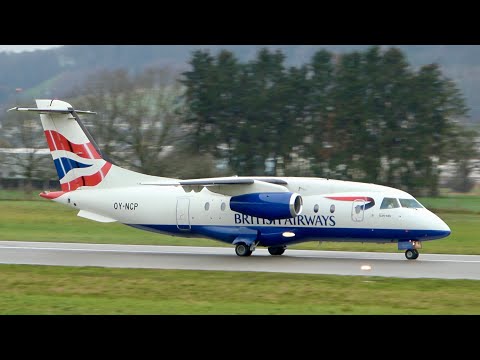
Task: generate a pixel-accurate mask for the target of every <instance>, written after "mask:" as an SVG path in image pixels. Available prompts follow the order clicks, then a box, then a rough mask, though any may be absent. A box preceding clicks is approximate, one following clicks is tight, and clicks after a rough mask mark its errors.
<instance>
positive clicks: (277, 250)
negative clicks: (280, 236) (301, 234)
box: [268, 246, 287, 255]
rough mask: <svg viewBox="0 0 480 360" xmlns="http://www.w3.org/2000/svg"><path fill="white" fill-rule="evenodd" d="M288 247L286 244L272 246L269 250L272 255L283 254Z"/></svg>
mask: <svg viewBox="0 0 480 360" xmlns="http://www.w3.org/2000/svg"><path fill="white" fill-rule="evenodd" d="M286 248H287V247H286V246H270V247H269V248H268V252H269V253H270V255H282V254H283V253H284V252H285V249H286Z"/></svg>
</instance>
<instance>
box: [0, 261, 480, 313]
mask: <svg viewBox="0 0 480 360" xmlns="http://www.w3.org/2000/svg"><path fill="white" fill-rule="evenodd" d="M0 314H165V315H170V314H192V315H196V314H228V315H230V314H232V315H233V314H267V315H268V314H297V315H307V314H328V315H330V314H397V315H402V314H403V315H404V314H480V286H478V281H473V280H431V279H430V280H429V279H408V280H405V279H394V278H380V277H363V276H331V275H308V274H275V273H255V274H254V275H251V274H248V275H246V274H245V273H236V272H222V271H185V270H150V269H108V268H95V267H89V268H75V267H60V266H59V267H56V266H31V265H0Z"/></svg>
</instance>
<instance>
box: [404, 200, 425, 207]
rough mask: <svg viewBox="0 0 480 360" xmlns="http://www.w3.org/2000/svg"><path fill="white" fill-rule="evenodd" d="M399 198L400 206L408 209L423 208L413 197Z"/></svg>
mask: <svg viewBox="0 0 480 360" xmlns="http://www.w3.org/2000/svg"><path fill="white" fill-rule="evenodd" d="M399 200H400V204H402V207H404V208H409V209H419V208H423V206H422V205H420V203H419V202H418V201H417V200H415V199H399Z"/></svg>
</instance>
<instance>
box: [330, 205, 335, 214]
mask: <svg viewBox="0 0 480 360" xmlns="http://www.w3.org/2000/svg"><path fill="white" fill-rule="evenodd" d="M330 212H331V213H332V214H333V213H334V212H335V205H333V204H332V205H330Z"/></svg>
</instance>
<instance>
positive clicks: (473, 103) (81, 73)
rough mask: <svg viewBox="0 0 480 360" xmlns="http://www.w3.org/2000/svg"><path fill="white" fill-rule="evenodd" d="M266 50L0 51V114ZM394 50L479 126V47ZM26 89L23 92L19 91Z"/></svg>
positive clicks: (288, 50) (293, 53)
mask: <svg viewBox="0 0 480 360" xmlns="http://www.w3.org/2000/svg"><path fill="white" fill-rule="evenodd" d="M264 46H265V45H65V46H62V47H59V48H54V49H49V50H37V51H32V52H22V53H6V52H0V110H3V109H5V108H7V107H8V106H10V105H11V104H13V103H15V101H20V100H24V99H25V100H28V101H29V103H30V102H32V101H31V100H32V98H33V97H50V96H54V97H61V96H62V95H63V94H65V93H66V92H67V91H68V90H69V89H70V88H71V86H72V85H74V84H75V85H78V84H79V83H81V80H82V79H83V78H84V77H85V76H86V74H88V73H90V72H93V71H95V70H98V69H101V68H109V69H113V68H119V67H124V68H128V69H130V70H131V71H137V70H140V69H142V68H144V67H147V66H169V67H171V68H172V69H176V70H184V69H186V68H187V66H188V65H187V62H188V60H189V57H190V54H191V52H192V51H194V50H196V49H210V50H211V52H212V53H217V52H218V51H219V50H221V49H227V50H230V51H233V52H234V53H235V54H236V55H237V56H238V57H239V59H240V60H242V61H246V60H249V59H252V58H253V57H254V56H255V54H256V52H257V51H258V49H260V48H261V47H264ZM368 46H369V45H281V46H275V45H268V47H269V48H275V49H281V50H282V51H283V52H284V54H285V55H286V56H287V64H288V65H299V64H302V63H305V62H306V61H309V60H310V58H311V56H312V55H313V54H314V53H315V52H316V51H318V50H319V49H321V48H325V49H327V50H329V51H332V52H335V53H343V52H349V51H353V50H362V49H365V48H366V47H368ZM383 46H384V47H391V46H395V47H398V48H400V49H401V50H402V51H404V52H405V54H406V55H407V57H408V59H409V62H410V64H412V66H414V67H417V66H421V65H424V64H429V63H433V62H436V63H438V64H440V65H441V66H442V69H443V71H444V74H445V75H446V76H447V77H449V78H451V79H452V80H454V81H455V82H456V83H457V84H458V87H459V88H460V89H461V91H462V92H463V94H464V96H465V98H466V101H467V105H468V107H469V108H470V110H471V111H470V116H469V118H468V119H466V121H468V122H472V123H479V122H480V63H479V61H478V60H479V59H480V46H478V45H383ZM18 88H22V89H23V91H22V92H21V93H17V92H16V91H15V90H16V89H18Z"/></svg>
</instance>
